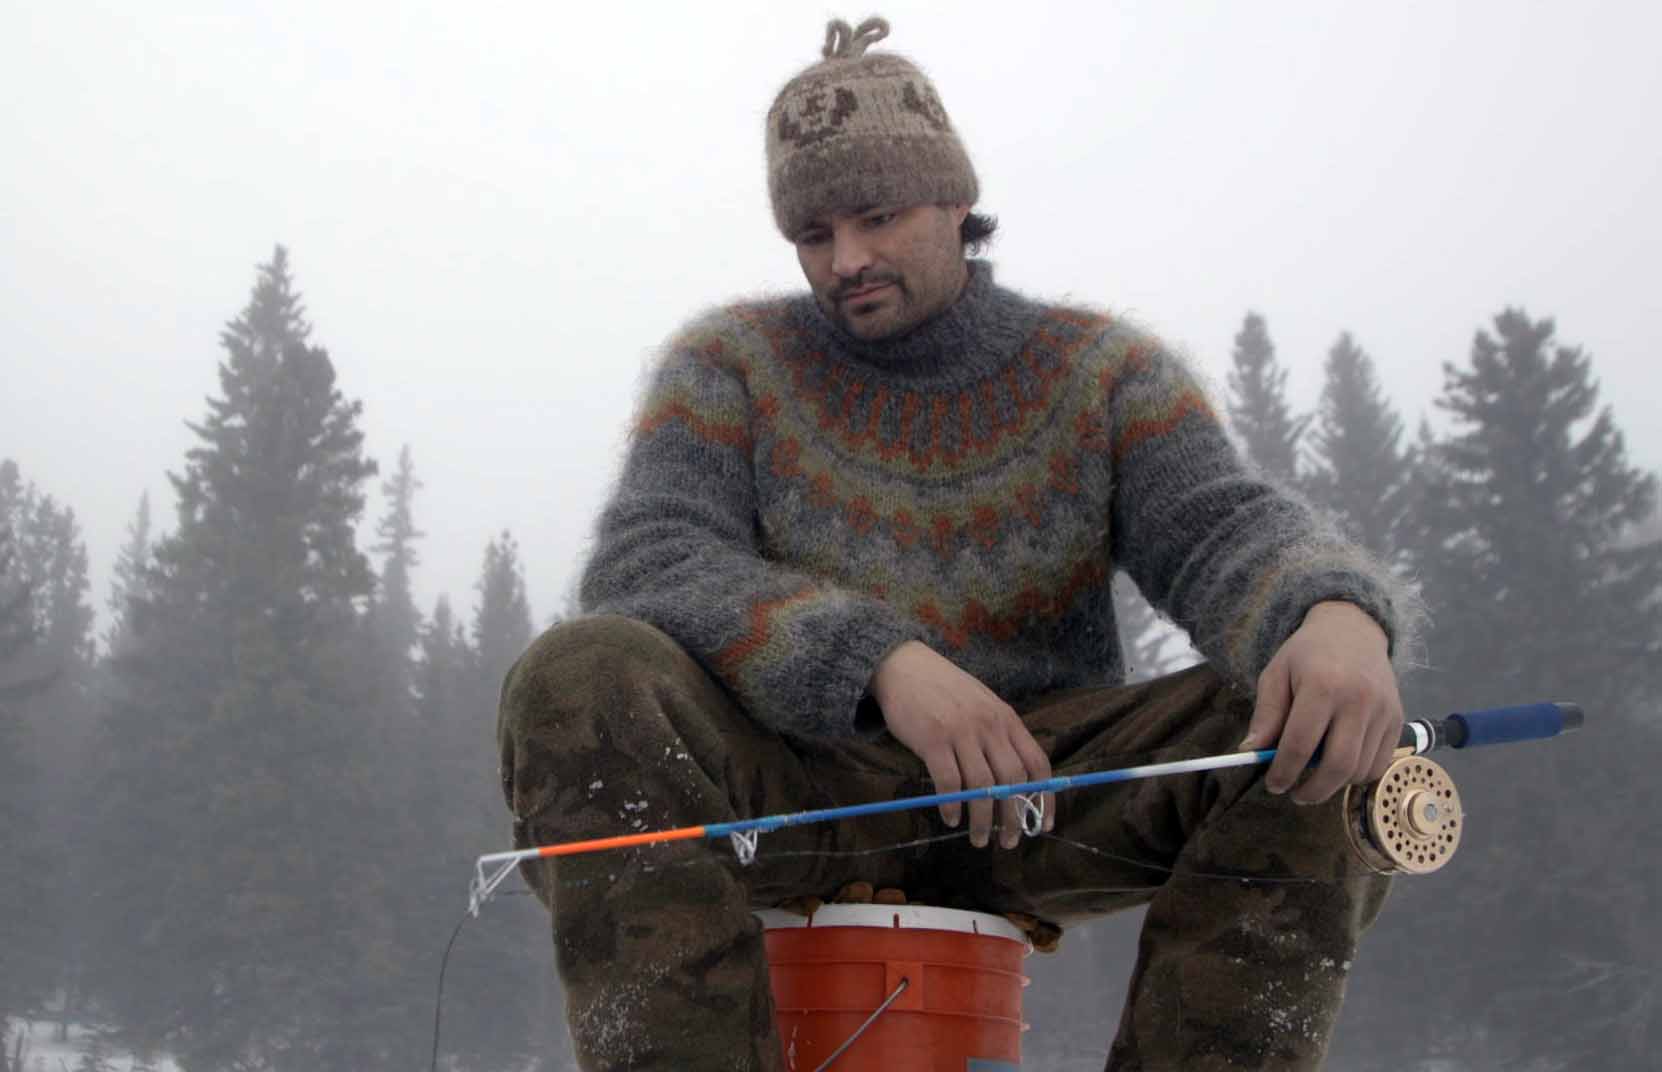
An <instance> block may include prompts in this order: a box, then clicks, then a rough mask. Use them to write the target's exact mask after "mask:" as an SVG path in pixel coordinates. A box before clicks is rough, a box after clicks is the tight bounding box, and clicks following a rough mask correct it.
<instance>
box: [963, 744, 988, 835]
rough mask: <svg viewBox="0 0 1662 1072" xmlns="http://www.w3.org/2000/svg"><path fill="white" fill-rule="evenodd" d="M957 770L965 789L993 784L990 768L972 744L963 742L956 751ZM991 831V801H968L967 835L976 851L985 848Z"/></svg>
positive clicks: (984, 799)
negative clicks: (961, 773) (962, 778)
mask: <svg viewBox="0 0 1662 1072" xmlns="http://www.w3.org/2000/svg"><path fill="white" fill-rule="evenodd" d="M957 756H958V769H959V770H960V771H962V772H963V774H964V788H965V789H985V788H986V787H987V786H989V785H992V784H993V772H992V768H991V767H989V766H987V758H986V757H985V756H984V755H982V754H981V750H980V748H978V747H977V746H976V745H975V743H974V742H965V743H964V744H962V745H960V746H959V748H958V751H957ZM992 831H993V801H992V800H991V798H982V799H980V800H972V801H970V806H969V835H970V844H971V845H974V846H975V847H976V848H978V849H982V848H986V846H987V842H988V841H989V840H990V839H991V837H992Z"/></svg>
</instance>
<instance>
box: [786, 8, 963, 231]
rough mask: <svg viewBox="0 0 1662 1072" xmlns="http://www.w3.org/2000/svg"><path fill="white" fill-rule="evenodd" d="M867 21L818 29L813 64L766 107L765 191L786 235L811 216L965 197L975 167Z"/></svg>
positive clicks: (881, 32)
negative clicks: (820, 38) (821, 36)
mask: <svg viewBox="0 0 1662 1072" xmlns="http://www.w3.org/2000/svg"><path fill="white" fill-rule="evenodd" d="M888 35H889V24H888V22H887V21H886V20H884V19H881V18H869V19H867V20H866V21H865V22H863V23H861V24H860V26H859V29H851V28H850V27H849V25H848V23H846V22H844V21H843V20H841V19H833V20H831V22H830V23H828V24H827V25H826V28H825V48H824V49H823V51H822V53H821V54H822V55H823V56H824V57H825V58H824V59H823V60H822V61H821V62H819V63H816V64H814V65H813V66H812V67H809V68H807V69H806V70H804V71H803V72H802V73H800V74H798V75H797V76H796V77H795V78H793V79H791V80H790V81H789V82H787V83H785V88H784V89H781V90H780V91H779V95H778V96H777V97H775V98H774V101H773V107H771V108H769V109H768V119H767V161H768V194H769V196H770V197H771V198H772V199H773V219H774V222H775V223H777V224H778V225H779V230H780V232H781V233H783V234H784V236H785V237H786V238H787V239H793V240H794V239H795V237H796V235H797V234H798V233H799V232H800V231H801V230H802V229H803V228H804V227H805V226H807V225H808V223H809V222H810V221H812V220H813V219H814V218H815V217H816V216H821V215H825V214H828V213H832V212H853V211H855V210H857V209H862V208H867V207H874V206H878V205H889V206H895V207H903V206H907V205H917V204H947V203H952V202H960V201H961V202H965V203H968V204H974V203H975V201H976V198H977V197H978V196H979V194H980V188H979V186H978V185H977V183H976V181H975V169H974V168H973V167H971V166H970V161H969V156H968V154H966V153H965V152H964V146H963V143H962V142H960V141H959V140H958V135H957V132H955V131H954V130H953V129H952V120H951V119H949V118H948V117H947V114H946V109H945V108H944V107H942V105H941V98H940V96H939V95H938V94H936V92H935V87H934V86H933V85H931V84H930V82H929V79H928V78H926V77H925V76H924V74H923V72H922V71H920V70H918V68H917V67H916V66H915V65H913V64H912V62H911V61H910V60H907V59H906V58H905V57H902V56H897V55H894V54H892V53H877V54H875V55H869V56H868V55H866V49H867V48H869V47H870V46H871V45H874V44H876V43H877V42H878V41H881V40H882V39H883V38H885V37H887V36H888Z"/></svg>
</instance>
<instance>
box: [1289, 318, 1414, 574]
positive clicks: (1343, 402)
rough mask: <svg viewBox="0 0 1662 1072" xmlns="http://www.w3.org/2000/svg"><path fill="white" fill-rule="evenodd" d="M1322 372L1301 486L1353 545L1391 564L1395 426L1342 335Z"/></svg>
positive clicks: (1402, 467)
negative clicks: (1323, 380) (1336, 520)
mask: <svg viewBox="0 0 1662 1072" xmlns="http://www.w3.org/2000/svg"><path fill="white" fill-rule="evenodd" d="M1325 372H1326V383H1325V385H1324V386H1323V388H1322V396H1321V402H1320V404H1319V406H1318V409H1317V414H1316V423H1315V426H1314V428H1313V429H1312V430H1311V434H1310V454H1309V456H1310V459H1311V465H1310V472H1309V474H1308V476H1307V477H1306V479H1305V487H1306V489H1307V490H1308V491H1309V494H1310V497H1311V498H1312V499H1314V500H1315V501H1316V502H1317V503H1318V504H1319V505H1321V506H1323V507H1326V508H1327V509H1328V510H1331V511H1332V512H1333V513H1334V514H1336V515H1337V516H1338V518H1339V520H1340V522H1341V524H1343V526H1344V527H1345V529H1346V530H1347V532H1348V533H1349V534H1350V536H1351V537H1352V538H1353V539H1356V540H1357V541H1359V542H1360V543H1362V544H1363V545H1364V546H1366V547H1367V548H1369V549H1370V550H1372V551H1373V552H1375V553H1376V554H1379V555H1381V556H1384V557H1386V558H1390V557H1392V556H1394V555H1395V553H1396V551H1397V549H1398V547H1399V542H1398V538H1397V537H1398V533H1397V526H1398V524H1399V523H1400V521H1401V518H1402V512H1403V509H1404V507H1405V503H1406V497H1407V494H1408V482H1409V461H1408V459H1407V457H1406V456H1405V455H1404V453H1403V451H1402V447H1401V440H1402V419H1401V418H1400V417H1398V416H1397V414H1396V411H1395V410H1394V409H1392V408H1391V404H1390V402H1389V400H1387V399H1386V398H1385V395H1384V392H1383V391H1382V390H1381V389H1380V386H1379V381H1378V379H1377V377H1376V376H1375V374H1374V364H1373V359H1372V358H1370V357H1369V356H1368V355H1367V354H1366V353H1365V352H1364V351H1363V350H1362V348H1361V347H1360V346H1358V345H1356V343H1355V341H1354V340H1353V339H1351V337H1350V334H1349V333H1348V332H1346V333H1345V334H1343V335H1340V336H1339V341H1338V342H1336V343H1334V344H1333V349H1332V350H1330V351H1328V355H1327V364H1326V369H1325Z"/></svg>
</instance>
